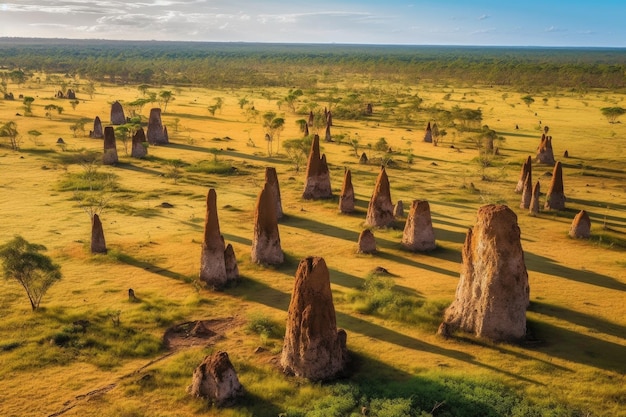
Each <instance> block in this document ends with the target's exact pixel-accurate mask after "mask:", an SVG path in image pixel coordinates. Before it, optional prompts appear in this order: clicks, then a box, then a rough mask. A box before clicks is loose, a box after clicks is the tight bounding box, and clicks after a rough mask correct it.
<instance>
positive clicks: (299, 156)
mask: <svg viewBox="0 0 626 417" xmlns="http://www.w3.org/2000/svg"><path fill="white" fill-rule="evenodd" d="M312 141H313V138H312V137H311V136H307V137H306V138H302V139H289V140H286V141H285V142H283V149H284V150H285V153H287V157H288V158H289V160H290V161H291V162H293V167H294V169H295V171H296V173H298V172H300V167H301V166H302V165H303V164H304V163H305V162H306V160H307V156H308V154H309V150H310V149H311V142H312Z"/></svg>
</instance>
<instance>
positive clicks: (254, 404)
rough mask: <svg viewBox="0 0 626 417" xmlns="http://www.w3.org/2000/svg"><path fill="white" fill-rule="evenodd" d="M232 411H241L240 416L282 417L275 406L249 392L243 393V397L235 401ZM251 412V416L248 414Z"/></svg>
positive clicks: (279, 410)
mask: <svg viewBox="0 0 626 417" xmlns="http://www.w3.org/2000/svg"><path fill="white" fill-rule="evenodd" d="M233 409H235V410H238V409H240V410H241V411H242V414H241V415H253V416H255V417H276V416H280V415H282V414H281V412H282V411H283V410H281V409H280V408H279V407H278V406H276V404H274V403H272V402H271V401H268V400H266V399H264V398H262V397H259V396H258V395H255V394H253V393H251V392H248V391H244V395H243V397H242V398H241V399H239V400H238V401H237V405H236V406H234V407H233ZM250 411H252V414H249V413H250Z"/></svg>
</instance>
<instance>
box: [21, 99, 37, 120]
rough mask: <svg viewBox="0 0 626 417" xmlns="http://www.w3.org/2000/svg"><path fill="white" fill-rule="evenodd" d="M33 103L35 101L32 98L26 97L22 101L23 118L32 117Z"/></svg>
mask: <svg viewBox="0 0 626 417" xmlns="http://www.w3.org/2000/svg"><path fill="white" fill-rule="evenodd" d="M33 101H35V98H34V97H30V96H26V97H24V99H23V100H22V104H23V105H24V116H32V115H33V109H32V106H33Z"/></svg>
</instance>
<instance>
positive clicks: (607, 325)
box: [528, 301, 626, 353]
mask: <svg viewBox="0 0 626 417" xmlns="http://www.w3.org/2000/svg"><path fill="white" fill-rule="evenodd" d="M528 311H533V312H535V313H539V314H543V315H544V316H550V317H555V318H558V319H561V320H565V321H568V322H570V323H573V324H577V325H579V326H583V327H586V328H588V329H589V330H590V331H592V332H599V333H604V334H608V335H611V336H615V337H619V338H621V339H624V340H625V341H626V326H622V325H620V324H617V323H612V322H610V321H607V320H604V319H601V318H598V317H594V316H591V315H589V314H585V313H581V312H579V311H574V310H571V309H569V308H567V307H561V306H557V305H554V304H548V303H543V302H541V301H532V302H531V303H530V307H529V308H528ZM625 349H626V348H625ZM625 353H626V350H625Z"/></svg>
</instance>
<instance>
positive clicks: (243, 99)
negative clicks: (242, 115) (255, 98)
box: [238, 96, 249, 110]
mask: <svg viewBox="0 0 626 417" xmlns="http://www.w3.org/2000/svg"><path fill="white" fill-rule="evenodd" d="M238 103H239V108H240V109H241V110H243V107H244V106H245V105H246V104H248V103H249V101H248V97H247V96H246V97H244V98H240V99H239V101H238Z"/></svg>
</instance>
